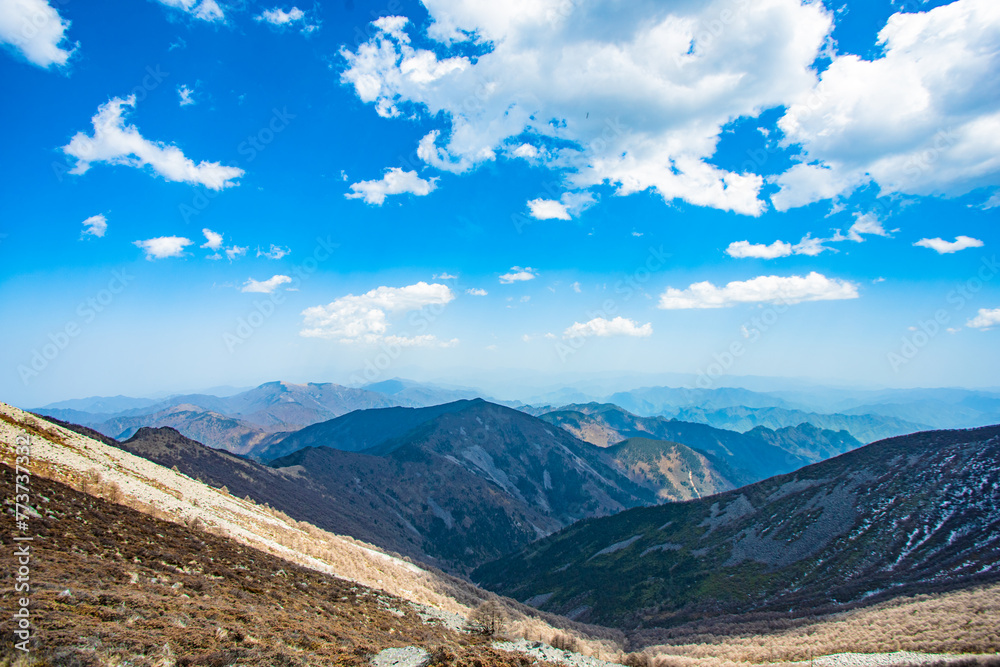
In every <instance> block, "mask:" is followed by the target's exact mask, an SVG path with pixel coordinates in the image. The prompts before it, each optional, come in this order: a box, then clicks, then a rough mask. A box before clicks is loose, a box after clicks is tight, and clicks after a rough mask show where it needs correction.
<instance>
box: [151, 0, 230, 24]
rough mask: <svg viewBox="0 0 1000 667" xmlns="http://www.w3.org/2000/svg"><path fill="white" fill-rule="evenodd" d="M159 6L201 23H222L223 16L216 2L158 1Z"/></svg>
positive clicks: (214, 0)
mask: <svg viewBox="0 0 1000 667" xmlns="http://www.w3.org/2000/svg"><path fill="white" fill-rule="evenodd" d="M159 3H160V4H161V5H166V6H167V7H173V8H174V9H179V10H181V11H183V12H186V13H188V14H190V15H191V16H193V17H195V18H196V19H201V20H202V21H222V20H225V18H226V17H225V14H224V13H223V12H222V7H220V6H219V3H218V2H216V0H201V2H199V1H198V0H159Z"/></svg>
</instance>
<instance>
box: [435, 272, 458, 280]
mask: <svg viewBox="0 0 1000 667" xmlns="http://www.w3.org/2000/svg"><path fill="white" fill-rule="evenodd" d="M433 277H434V280H458V276H456V275H452V274H450V273H435V274H434V276H433Z"/></svg>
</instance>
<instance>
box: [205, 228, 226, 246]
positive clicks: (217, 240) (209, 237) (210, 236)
mask: <svg viewBox="0 0 1000 667" xmlns="http://www.w3.org/2000/svg"><path fill="white" fill-rule="evenodd" d="M201 233H202V234H204V235H205V242H204V243H202V244H201V247H202V248H208V249H209V250H218V249H219V248H221V247H222V234H219V233H217V232H213V231H212V230H211V229H209V228H208V227H206V228H204V229H202V230H201Z"/></svg>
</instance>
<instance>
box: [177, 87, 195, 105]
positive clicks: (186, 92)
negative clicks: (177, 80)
mask: <svg viewBox="0 0 1000 667" xmlns="http://www.w3.org/2000/svg"><path fill="white" fill-rule="evenodd" d="M177 94H178V95H179V96H180V98H181V106H182V107H186V106H190V105H192V104H197V102H195V100H194V97H192V96H193V95H194V90H192V89H191V88H188V87H187V86H185V85H180V86H177Z"/></svg>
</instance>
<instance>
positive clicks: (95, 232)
mask: <svg viewBox="0 0 1000 667" xmlns="http://www.w3.org/2000/svg"><path fill="white" fill-rule="evenodd" d="M106 231H108V219H107V218H105V217H104V216H103V215H101V214H98V215H92V216H90V217H89V218H87V219H86V220H84V221H83V234H84V236H96V237H97V238H101V237H103V236H104V233H105V232H106Z"/></svg>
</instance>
